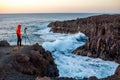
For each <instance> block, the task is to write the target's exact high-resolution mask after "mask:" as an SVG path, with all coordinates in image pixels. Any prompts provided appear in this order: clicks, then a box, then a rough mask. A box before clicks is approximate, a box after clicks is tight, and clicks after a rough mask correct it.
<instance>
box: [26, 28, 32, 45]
mask: <svg viewBox="0 0 120 80" xmlns="http://www.w3.org/2000/svg"><path fill="white" fill-rule="evenodd" d="M26 31H27V27H25V29H24V34H25V45H26V39H28V41H29V43H30V45H31V42H30V39H29V37H28V35H27V32H26Z"/></svg>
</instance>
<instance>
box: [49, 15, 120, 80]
mask: <svg viewBox="0 0 120 80" xmlns="http://www.w3.org/2000/svg"><path fill="white" fill-rule="evenodd" d="M48 26H49V27H51V31H53V32H58V33H71V34H72V33H77V32H82V33H84V34H86V36H88V37H89V39H88V41H87V42H86V44H85V45H84V46H81V47H78V48H77V49H76V50H74V51H73V53H74V54H78V55H82V56H89V57H94V58H98V57H99V58H102V59H104V60H112V61H116V62H117V63H120V15H118V14H116V15H107V14H105V15H99V16H91V17H88V18H81V19H79V18H78V19H76V20H69V21H62V22H61V21H56V22H52V23H50V24H49V25H48ZM119 74H120V66H118V68H117V70H116V72H115V74H114V75H112V76H108V77H107V78H103V79H99V80H119V79H120V75H119ZM84 80H98V79H97V78H96V77H90V78H88V79H87V78H86V79H84Z"/></svg>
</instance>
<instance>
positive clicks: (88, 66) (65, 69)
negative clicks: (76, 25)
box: [42, 33, 118, 79]
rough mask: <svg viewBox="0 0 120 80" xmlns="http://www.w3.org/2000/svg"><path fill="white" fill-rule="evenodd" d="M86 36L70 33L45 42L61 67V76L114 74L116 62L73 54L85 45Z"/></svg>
mask: <svg viewBox="0 0 120 80" xmlns="http://www.w3.org/2000/svg"><path fill="white" fill-rule="evenodd" d="M86 39H87V38H86V36H85V35H84V34H82V33H78V34H75V35H68V36H65V37H62V38H59V39H56V40H55V41H54V42H45V43H43V44H42V46H43V47H44V48H45V49H46V50H48V51H50V52H51V53H52V55H53V57H54V59H55V63H56V64H57V67H58V69H59V74H60V77H75V78H79V79H82V78H84V77H90V76H97V77H98V78H103V77H107V76H109V75H112V74H114V71H115V69H116V67H117V66H118V64H117V63H115V62H110V61H103V60H101V59H93V58H89V57H83V56H78V55H74V54H72V51H73V50H74V49H75V48H77V47H78V46H81V45H83V44H84V43H85V42H84V41H85V40H86Z"/></svg>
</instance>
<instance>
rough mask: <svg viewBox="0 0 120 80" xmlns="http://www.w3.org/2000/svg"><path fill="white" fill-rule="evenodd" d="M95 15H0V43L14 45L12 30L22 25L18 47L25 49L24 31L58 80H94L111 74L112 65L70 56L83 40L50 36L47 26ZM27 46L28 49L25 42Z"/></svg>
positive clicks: (84, 38)
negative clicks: (41, 49)
mask: <svg viewBox="0 0 120 80" xmlns="http://www.w3.org/2000/svg"><path fill="white" fill-rule="evenodd" d="M94 15H98V14H92V13H91V14H89V13H57V14H55V13H53V14H52V13H51V14H0V40H3V39H5V40H8V41H9V43H10V44H11V45H16V39H17V37H16V34H15V30H16V27H17V24H18V23H20V24H21V25H22V30H21V32H22V34H23V39H22V44H23V45H25V34H24V28H25V27H27V28H28V29H27V34H28V37H29V39H30V41H31V44H34V43H36V42H37V43H39V44H41V45H42V46H43V47H44V48H45V49H46V50H49V51H50V52H51V53H52V55H53V57H54V59H55V63H56V64H57V67H58V69H59V74H60V77H74V78H77V79H82V78H84V77H90V76H97V77H98V78H103V77H107V76H109V75H112V74H114V72H115V69H116V67H117V66H118V64H117V63H115V62H110V61H103V60H101V59H92V58H88V57H83V56H78V55H74V54H72V51H73V50H74V49H76V48H77V47H79V46H82V45H84V43H85V42H86V40H87V36H86V35H84V34H82V33H80V32H79V33H77V34H73V35H70V34H60V33H53V32H50V28H49V27H47V25H48V24H49V23H50V22H53V21H64V20H71V19H77V18H85V17H89V16H94ZM26 44H28V45H30V43H29V41H28V40H27V43H26Z"/></svg>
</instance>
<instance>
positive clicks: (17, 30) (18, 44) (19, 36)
mask: <svg viewBox="0 0 120 80" xmlns="http://www.w3.org/2000/svg"><path fill="white" fill-rule="evenodd" d="M16 35H17V46H19V47H20V46H21V42H22V34H21V25H20V24H18V26H17V28H16Z"/></svg>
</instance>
